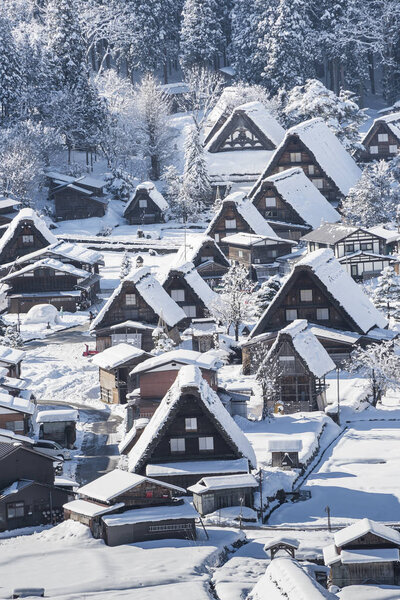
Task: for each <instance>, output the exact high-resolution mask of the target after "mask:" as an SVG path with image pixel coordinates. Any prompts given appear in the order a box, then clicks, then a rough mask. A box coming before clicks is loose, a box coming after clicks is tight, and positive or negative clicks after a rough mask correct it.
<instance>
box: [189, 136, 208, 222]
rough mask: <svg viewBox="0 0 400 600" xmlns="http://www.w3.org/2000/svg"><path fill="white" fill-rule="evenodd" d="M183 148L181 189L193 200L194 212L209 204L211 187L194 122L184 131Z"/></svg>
mask: <svg viewBox="0 0 400 600" xmlns="http://www.w3.org/2000/svg"><path fill="white" fill-rule="evenodd" d="M184 150H185V167H184V170H183V179H182V187H183V190H182V191H183V194H184V195H185V196H186V197H187V198H188V200H190V201H191V202H193V204H194V206H195V211H194V212H197V213H198V212H200V211H201V209H202V208H203V207H204V206H207V205H209V204H210V201H211V196H212V189H211V183H210V179H209V177H208V171H207V163H206V158H205V155H204V149H203V145H202V143H201V141H200V131H199V129H198V128H197V127H196V125H194V124H193V125H191V126H189V127H188V130H187V132H186V138H185V143H184Z"/></svg>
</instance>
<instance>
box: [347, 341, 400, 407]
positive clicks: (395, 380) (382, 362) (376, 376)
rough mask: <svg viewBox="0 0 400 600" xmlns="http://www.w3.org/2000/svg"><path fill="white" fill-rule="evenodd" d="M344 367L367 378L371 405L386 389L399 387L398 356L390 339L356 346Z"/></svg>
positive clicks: (399, 360)
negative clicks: (362, 346)
mask: <svg viewBox="0 0 400 600" xmlns="http://www.w3.org/2000/svg"><path fill="white" fill-rule="evenodd" d="M346 369H347V370H348V371H350V373H358V374H360V375H362V376H364V377H366V378H367V379H368V381H369V389H370V394H371V397H372V400H371V403H372V405H373V406H376V404H377V402H379V401H380V400H381V398H382V396H383V395H384V394H385V393H386V392H387V391H389V390H399V389H400V356H399V354H397V352H395V351H394V344H393V342H392V341H388V342H382V343H381V344H370V345H369V346H367V347H366V348H361V347H357V348H356V349H355V350H354V351H353V352H352V353H351V356H350V359H349V361H348V362H347V364H346Z"/></svg>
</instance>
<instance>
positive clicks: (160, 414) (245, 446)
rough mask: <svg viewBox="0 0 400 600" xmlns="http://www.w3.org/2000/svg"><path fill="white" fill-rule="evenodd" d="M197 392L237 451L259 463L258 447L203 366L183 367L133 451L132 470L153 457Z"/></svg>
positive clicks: (219, 428)
mask: <svg viewBox="0 0 400 600" xmlns="http://www.w3.org/2000/svg"><path fill="white" fill-rule="evenodd" d="M187 393H188V394H193V395H194V396H195V397H196V398H197V400H198V402H199V404H200V405H201V406H202V408H203V410H204V411H205V413H206V414H207V415H208V416H209V417H210V418H211V420H212V421H213V423H214V425H215V426H216V428H217V429H218V430H219V432H220V434H221V435H222V436H223V437H224V439H225V440H226V442H227V443H228V444H229V445H230V446H231V448H232V449H233V450H234V451H235V453H236V454H237V455H238V456H240V457H244V458H247V459H248V460H249V462H250V464H251V466H252V467H255V466H256V464H257V461H256V456H255V453H254V450H253V448H252V446H251V444H250V442H249V441H248V439H247V438H246V436H245V435H244V433H243V431H242V430H241V429H240V428H239V427H238V425H237V424H236V423H235V421H234V420H233V419H232V417H231V415H230V414H229V413H228V411H227V410H226V408H225V407H224V406H223V404H222V402H221V400H220V399H219V397H218V396H217V394H216V393H215V392H214V391H213V390H212V389H211V388H210V386H209V385H208V383H207V382H206V380H205V379H204V378H203V376H202V374H201V371H200V369H199V367H196V366H193V365H186V366H184V367H182V368H181V369H180V371H179V373H178V376H177V378H176V380H175V382H174V384H173V385H172V386H171V388H170V389H169V391H168V392H167V393H166V395H165V396H164V398H163V399H162V401H161V403H160V405H159V406H158V408H157V410H156V412H155V413H154V415H153V416H152V418H151V420H150V423H149V424H148V425H147V427H146V428H145V430H144V432H143V433H142V435H141V436H140V438H139V440H138V441H137V442H136V444H135V446H134V447H133V448H132V450H131V451H130V453H129V470H130V471H136V472H137V471H139V470H140V469H141V468H142V467H143V465H144V464H145V462H146V461H147V460H150V458H151V456H152V453H153V452H154V449H155V448H156V446H157V444H158V442H159V440H160V438H161V435H162V434H163V433H164V432H166V431H167V429H168V427H169V425H170V422H171V421H172V420H173V418H174V415H175V413H176V412H177V410H178V408H179V406H180V404H181V401H182V399H183V398H184V395H185V394H187Z"/></svg>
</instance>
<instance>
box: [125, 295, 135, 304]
mask: <svg viewBox="0 0 400 600" xmlns="http://www.w3.org/2000/svg"><path fill="white" fill-rule="evenodd" d="M125 304H126V305H127V306H136V294H125Z"/></svg>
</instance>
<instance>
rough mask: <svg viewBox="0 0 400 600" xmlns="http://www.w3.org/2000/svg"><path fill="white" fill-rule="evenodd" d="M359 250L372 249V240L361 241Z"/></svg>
mask: <svg viewBox="0 0 400 600" xmlns="http://www.w3.org/2000/svg"><path fill="white" fill-rule="evenodd" d="M360 248H361V250H372V242H363V243H362V244H360Z"/></svg>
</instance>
